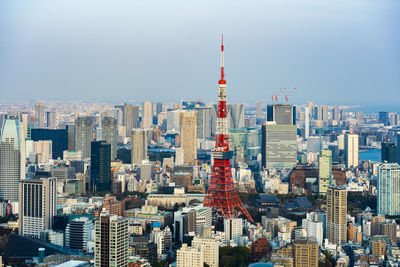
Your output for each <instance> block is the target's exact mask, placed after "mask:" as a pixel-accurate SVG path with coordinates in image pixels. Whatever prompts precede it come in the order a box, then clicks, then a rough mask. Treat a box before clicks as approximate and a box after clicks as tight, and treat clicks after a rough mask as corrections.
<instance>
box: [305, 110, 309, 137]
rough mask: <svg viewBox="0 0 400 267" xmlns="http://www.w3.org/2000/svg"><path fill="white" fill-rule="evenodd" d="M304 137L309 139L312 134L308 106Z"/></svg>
mask: <svg viewBox="0 0 400 267" xmlns="http://www.w3.org/2000/svg"><path fill="white" fill-rule="evenodd" d="M304 117H305V118H304V137H305V139H308V137H309V136H310V109H309V108H308V107H305V108H304Z"/></svg>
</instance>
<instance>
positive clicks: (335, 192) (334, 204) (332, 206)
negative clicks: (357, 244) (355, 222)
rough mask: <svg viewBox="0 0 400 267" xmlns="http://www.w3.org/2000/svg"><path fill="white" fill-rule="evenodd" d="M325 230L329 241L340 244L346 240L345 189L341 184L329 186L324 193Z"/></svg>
mask: <svg viewBox="0 0 400 267" xmlns="http://www.w3.org/2000/svg"><path fill="white" fill-rule="evenodd" d="M326 205H327V222H326V228H327V229H326V231H327V238H328V239H329V242H330V243H332V244H336V245H341V244H343V243H346V242H347V191H346V188H345V187H343V186H331V187H329V188H328V191H327V194H326Z"/></svg>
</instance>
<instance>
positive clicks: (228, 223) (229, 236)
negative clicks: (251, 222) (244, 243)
mask: <svg viewBox="0 0 400 267" xmlns="http://www.w3.org/2000/svg"><path fill="white" fill-rule="evenodd" d="M224 232H225V240H226V243H227V244H228V245H230V246H232V245H233V244H236V245H238V244H240V239H241V237H242V235H243V220H242V219H241V218H231V219H224ZM232 242H234V243H232Z"/></svg>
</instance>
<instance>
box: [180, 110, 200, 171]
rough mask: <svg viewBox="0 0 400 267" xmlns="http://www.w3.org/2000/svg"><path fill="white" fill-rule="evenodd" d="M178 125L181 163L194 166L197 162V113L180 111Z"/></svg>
mask: <svg viewBox="0 0 400 267" xmlns="http://www.w3.org/2000/svg"><path fill="white" fill-rule="evenodd" d="M179 124H180V136H181V148H183V162H184V163H185V164H191V165H195V164H196V160H197V112H196V111H182V112H181V113H180V117H179Z"/></svg>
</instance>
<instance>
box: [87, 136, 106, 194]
mask: <svg viewBox="0 0 400 267" xmlns="http://www.w3.org/2000/svg"><path fill="white" fill-rule="evenodd" d="M110 186H111V145H110V144H109V143H107V142H106V141H93V142H92V144H91V158H90V189H91V190H93V191H95V192H104V191H109V190H110Z"/></svg>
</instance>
